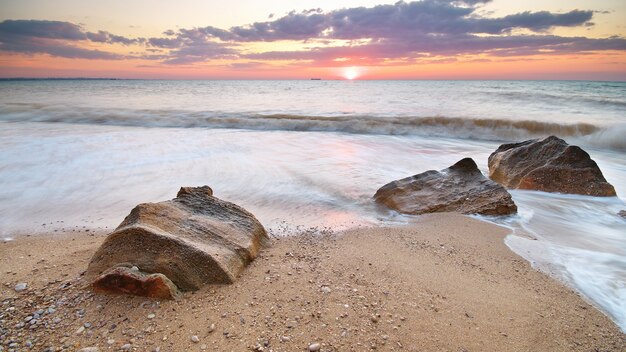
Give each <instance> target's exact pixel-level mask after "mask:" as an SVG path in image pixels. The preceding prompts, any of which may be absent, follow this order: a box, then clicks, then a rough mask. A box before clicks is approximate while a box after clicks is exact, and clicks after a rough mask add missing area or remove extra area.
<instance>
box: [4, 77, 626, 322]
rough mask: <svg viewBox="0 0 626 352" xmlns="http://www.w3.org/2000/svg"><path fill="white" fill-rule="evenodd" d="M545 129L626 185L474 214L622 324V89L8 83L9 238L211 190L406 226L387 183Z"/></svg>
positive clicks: (300, 218)
mask: <svg viewBox="0 0 626 352" xmlns="http://www.w3.org/2000/svg"><path fill="white" fill-rule="evenodd" d="M548 135H556V136H559V137H561V138H563V139H565V140H566V141H567V142H569V143H570V144H575V145H579V146H581V147H582V148H584V149H585V150H586V151H587V152H588V153H589V154H590V155H591V157H592V158H593V159H594V160H595V161H596V162H597V163H598V165H599V166H600V168H601V170H602V172H603V173H604V176H605V177H606V179H607V180H608V181H609V182H610V183H611V184H613V185H614V186H615V189H616V191H617V194H618V196H617V197H608V198H602V197H590V196H580V195H567V194H556V193H544V192H537V191H523V190H512V191H511V194H512V196H513V199H514V201H515V203H516V204H517V205H518V208H519V213H518V214H517V215H515V216H510V217H504V218H489V217H479V216H475V217H477V218H479V219H481V220H484V221H489V222H493V223H497V224H499V225H502V226H505V227H507V228H509V229H510V232H511V233H510V235H508V237H507V238H506V239H505V242H506V244H507V245H508V246H509V247H510V248H511V249H512V250H513V251H515V252H516V253H518V254H519V255H520V256H522V257H523V258H525V259H527V260H528V261H530V262H531V263H532V264H533V266H535V267H536V268H538V269H541V270H544V271H546V272H547V273H549V274H550V275H553V276H554V277H556V278H557V279H559V280H562V281H563V282H565V283H566V284H568V285H570V286H571V287H573V288H575V289H576V290H578V291H579V292H580V293H581V294H582V295H583V296H584V297H585V298H586V299H587V300H588V301H590V302H591V303H593V304H594V305H596V306H597V307H598V308H599V309H600V310H602V311H603V312H605V313H606V314H607V315H608V316H609V317H611V318H612V319H613V320H614V321H615V322H616V323H617V324H618V325H619V326H620V327H621V329H622V330H623V331H626V219H622V218H620V217H619V216H618V215H617V213H618V212H619V211H620V210H626V204H625V203H624V200H626V82H590V81H360V80H353V81H347V80H345V81H344V80H341V81H340V80H336V81H335V80H333V81H325V80H292V81H280V80H277V81H226V80H221V81H211V80H198V81H191V80H188V81H176V80H167V81H160V80H2V81H0V238H1V239H3V240H4V241H9V240H11V239H13V238H15V237H16V236H20V235H24V234H42V235H45V234H51V233H54V231H55V230H56V231H68V230H75V231H76V230H80V231H83V232H84V231H85V230H89V229H94V230H95V229H108V230H112V229H114V228H115V227H116V226H117V225H118V224H119V223H120V222H121V221H122V219H123V218H124V217H125V216H126V215H127V214H128V213H129V211H130V210H131V209H132V208H133V207H134V206H135V205H136V204H138V203H143V202H157V201H162V200H167V199H171V198H173V197H175V195H176V192H177V191H178V189H179V188H180V187H181V186H198V185H209V186H211V187H212V188H213V190H214V193H215V195H216V196H218V197H220V198H222V199H225V200H228V201H232V202H234V203H237V204H239V205H241V206H243V207H245V208H246V209H248V210H249V211H251V212H252V213H254V214H255V215H256V216H257V217H258V218H259V220H260V221H261V222H262V223H263V224H264V225H265V226H266V228H268V229H269V230H270V231H271V232H272V233H273V234H275V235H292V234H296V235H297V233H299V232H302V231H305V230H307V229H311V228H313V229H333V230H341V229H348V228H353V227H357V226H402V225H404V224H408V223H411V222H414V221H415V220H416V217H412V216H405V215H400V214H398V213H395V212H392V211H385V210H381V209H380V208H379V207H377V206H376V205H375V204H374V202H373V200H372V196H373V195H374V193H375V192H376V190H377V189H378V188H379V187H381V186H382V185H384V184H386V183H388V182H390V181H392V180H396V179H399V178H403V177H407V176H411V175H414V174H417V173H421V172H424V171H427V170H432V169H435V170H439V169H443V168H446V167H448V166H450V165H452V164H453V163H455V162H456V161H458V160H460V159H462V158H465V157H472V158H473V159H474V160H475V161H476V163H477V164H478V165H479V168H480V169H481V170H482V172H483V173H484V174H486V175H487V174H488V167H487V158H488V157H489V155H490V154H491V153H492V152H493V151H494V150H495V149H496V148H497V147H498V146H499V145H500V144H503V143H510V142H516V141H522V140H527V139H531V138H541V137H545V136H548ZM417 219H419V218H417ZM486 235H487V234H486Z"/></svg>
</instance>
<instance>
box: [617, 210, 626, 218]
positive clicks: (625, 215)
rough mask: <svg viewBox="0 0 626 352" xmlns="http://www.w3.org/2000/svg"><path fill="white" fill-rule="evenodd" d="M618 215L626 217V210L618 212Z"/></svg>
mask: <svg viewBox="0 0 626 352" xmlns="http://www.w3.org/2000/svg"><path fill="white" fill-rule="evenodd" d="M617 215H618V216H621V217H623V218H624V219H626V210H620V211H619V212H618V213H617Z"/></svg>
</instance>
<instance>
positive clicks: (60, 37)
mask: <svg viewBox="0 0 626 352" xmlns="http://www.w3.org/2000/svg"><path fill="white" fill-rule="evenodd" d="M338 3H341V5H337V4H338ZM0 77H116V78H182V79H266V78H267V79H282V78H287V79H291V78H294V79H308V78H310V77H320V78H324V79H355V78H358V79H599V80H626V1H624V0H596V1H582V0H527V1H512V0H493V1H489V0H465V1H450V0H422V1H414V2H409V1H407V2H404V1H400V2H397V1H382V0H377V1H372V0H360V1H359V0H349V1H341V2H338V1H328V0H319V1H302V0H292V1H272V0H267V1H247V0H230V1H207V0H178V1H155V0H123V1H122V0H109V1H85V0H54V1H43V0H20V1H13V0H0Z"/></svg>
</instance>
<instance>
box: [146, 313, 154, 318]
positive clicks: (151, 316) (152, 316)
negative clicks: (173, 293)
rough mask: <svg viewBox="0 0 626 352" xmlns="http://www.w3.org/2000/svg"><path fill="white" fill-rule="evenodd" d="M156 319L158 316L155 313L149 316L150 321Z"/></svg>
mask: <svg viewBox="0 0 626 352" xmlns="http://www.w3.org/2000/svg"><path fill="white" fill-rule="evenodd" d="M154 318H156V314H154V313H150V314H148V319H154Z"/></svg>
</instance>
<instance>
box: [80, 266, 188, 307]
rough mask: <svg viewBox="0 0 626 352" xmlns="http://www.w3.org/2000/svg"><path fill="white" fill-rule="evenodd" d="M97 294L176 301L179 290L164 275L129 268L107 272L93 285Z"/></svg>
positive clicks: (118, 268) (119, 268)
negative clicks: (115, 294)
mask: <svg viewBox="0 0 626 352" xmlns="http://www.w3.org/2000/svg"><path fill="white" fill-rule="evenodd" d="M92 287H93V289H94V291H96V292H107V293H117V294H129V295H135V296H144V297H150V298H161V299H175V298H177V297H178V296H179V295H180V292H179V291H178V288H177V287H176V285H174V283H173V282H172V281H170V279H168V278H167V277H166V276H165V275H163V274H145V273H142V272H140V271H139V270H132V269H131V268H127V267H117V268H113V269H110V270H108V271H106V272H105V273H104V274H102V275H100V276H99V277H98V278H96V280H95V281H94V282H93V283H92Z"/></svg>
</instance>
